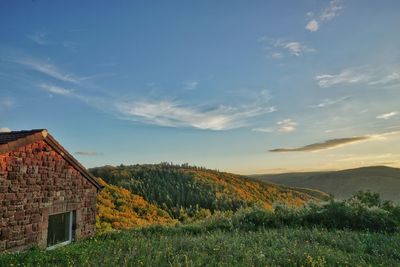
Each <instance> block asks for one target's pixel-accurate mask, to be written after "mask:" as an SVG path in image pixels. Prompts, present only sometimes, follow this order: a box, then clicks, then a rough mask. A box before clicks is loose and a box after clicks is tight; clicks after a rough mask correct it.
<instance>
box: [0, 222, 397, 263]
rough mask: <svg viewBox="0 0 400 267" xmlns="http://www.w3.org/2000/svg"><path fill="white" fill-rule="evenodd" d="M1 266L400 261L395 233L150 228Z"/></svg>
mask: <svg viewBox="0 0 400 267" xmlns="http://www.w3.org/2000/svg"><path fill="white" fill-rule="evenodd" d="M0 266H400V234H399V233H395V234H383V233H368V232H355V231H343V230H324V229H318V228H280V229H265V228H261V229H258V230H255V231H244V230H234V231H226V230H225V231H224V230H220V229H217V230H213V231H205V230H202V229H200V228H198V227H194V226H178V227H169V228H168V227H151V228H147V229H142V230H131V231H122V232H119V233H112V234H107V235H102V236H97V237H96V238H92V239H89V240H86V241H83V242H78V243H75V244H72V245H69V246H66V247H63V248H60V249H57V250H54V251H41V250H38V249H33V250H31V251H28V252H25V253H19V254H9V255H3V256H2V257H0Z"/></svg>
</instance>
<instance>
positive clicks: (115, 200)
mask: <svg viewBox="0 0 400 267" xmlns="http://www.w3.org/2000/svg"><path fill="white" fill-rule="evenodd" d="M99 183H100V184H101V185H102V186H104V187H103V189H102V190H101V191H100V193H99V194H98V195H97V204H96V207H97V217H96V228H97V232H98V233H103V232H107V231H110V230H112V229H116V230H120V229H129V228H133V227H142V226H149V225H153V224H162V225H166V224H174V223H175V222H176V220H173V219H172V218H171V217H170V216H169V214H168V213H167V212H166V211H164V210H162V209H160V208H158V207H157V206H156V205H153V204H151V203H149V202H147V201H146V200H145V199H143V197H141V196H139V195H134V194H132V193H131V192H130V191H128V190H126V189H124V188H121V187H118V186H114V185H110V184H107V183H106V182H105V181H103V180H102V179H99Z"/></svg>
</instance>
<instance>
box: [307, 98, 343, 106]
mask: <svg viewBox="0 0 400 267" xmlns="http://www.w3.org/2000/svg"><path fill="white" fill-rule="evenodd" d="M348 98H350V96H344V97H341V98H338V99H329V98H327V99H324V100H322V102H321V103H319V104H317V105H311V106H309V107H310V108H325V107H327V106H331V105H335V104H338V103H340V102H343V101H344V100H346V99H348Z"/></svg>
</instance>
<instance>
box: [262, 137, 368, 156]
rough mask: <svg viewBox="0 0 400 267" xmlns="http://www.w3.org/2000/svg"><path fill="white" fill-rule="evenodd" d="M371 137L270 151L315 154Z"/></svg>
mask: <svg viewBox="0 0 400 267" xmlns="http://www.w3.org/2000/svg"><path fill="white" fill-rule="evenodd" d="M369 138H370V137H369V136H355V137H349V138H337V139H330V140H327V141H325V142H322V143H314V144H310V145H306V146H302V147H295V148H275V149H271V150H269V151H270V152H313V151H319V150H325V149H330V148H335V147H339V146H343V145H349V144H353V143H356V142H360V141H364V140H367V139H369Z"/></svg>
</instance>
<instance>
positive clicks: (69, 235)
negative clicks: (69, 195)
mask: <svg viewBox="0 0 400 267" xmlns="http://www.w3.org/2000/svg"><path fill="white" fill-rule="evenodd" d="M67 213H69V227H68V228H69V233H68V240H66V241H64V242H61V243H57V244H55V245H52V246H48V247H46V250H53V249H56V248H58V247H62V246H65V245H68V244H71V242H72V241H73V240H72V236H73V233H72V231H73V224H74V211H72V210H71V211H67V212H59V213H53V214H49V217H48V220H50V216H53V215H59V214H67ZM47 234H49V228H47Z"/></svg>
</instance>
